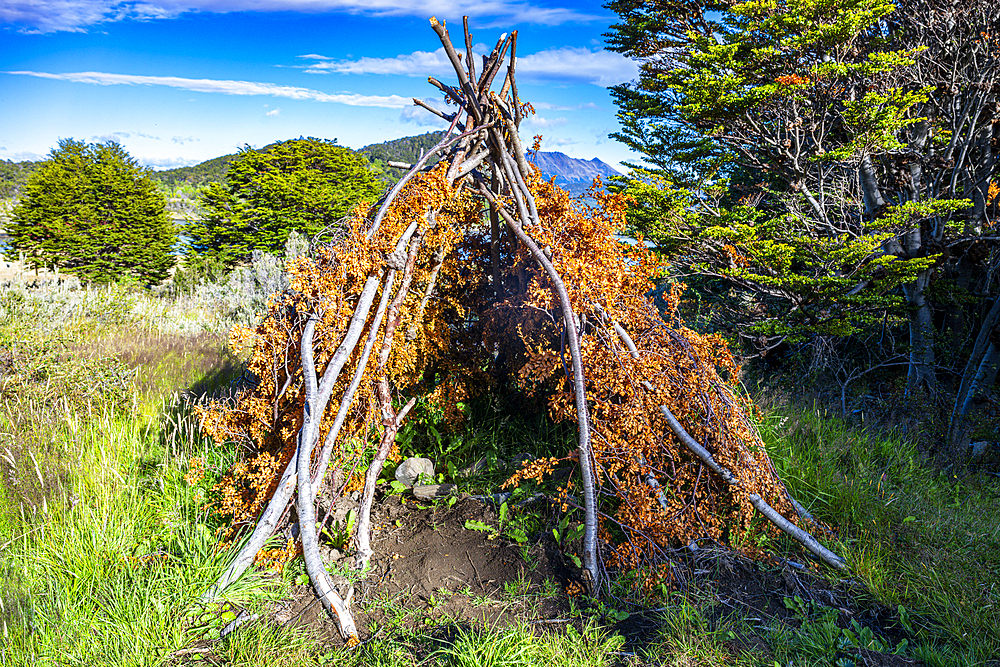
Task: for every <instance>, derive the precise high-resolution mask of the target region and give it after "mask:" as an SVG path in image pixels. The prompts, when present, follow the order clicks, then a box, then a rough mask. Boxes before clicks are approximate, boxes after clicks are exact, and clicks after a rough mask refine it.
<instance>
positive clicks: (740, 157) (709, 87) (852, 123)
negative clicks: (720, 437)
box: [607, 0, 1000, 390]
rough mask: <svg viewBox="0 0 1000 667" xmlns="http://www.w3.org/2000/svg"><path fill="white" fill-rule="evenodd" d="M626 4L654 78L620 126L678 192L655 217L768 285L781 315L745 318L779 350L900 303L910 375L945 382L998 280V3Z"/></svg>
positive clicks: (704, 263) (758, 289)
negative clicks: (942, 375) (950, 351)
mask: <svg viewBox="0 0 1000 667" xmlns="http://www.w3.org/2000/svg"><path fill="white" fill-rule="evenodd" d="M607 6H608V7H609V8H611V9H612V10H614V11H616V12H617V13H618V14H619V16H621V18H622V22H621V23H619V24H617V25H614V26H612V32H611V33H609V34H608V35H607V36H608V39H609V43H610V47H611V48H612V49H614V50H617V51H619V52H622V53H625V54H627V55H630V56H632V57H635V58H637V59H639V60H640V61H641V62H642V69H641V74H640V78H639V80H638V82H635V83H633V84H625V85H622V86H618V87H616V88H614V89H613V95H614V96H615V99H616V102H617V104H618V105H619V108H620V113H619V118H620V120H621V122H622V130H621V132H619V133H617V134H616V135H613V136H615V137H616V138H618V139H620V140H622V141H623V142H625V143H626V144H628V145H629V146H631V147H632V148H634V149H636V150H638V151H640V152H642V153H644V154H645V156H646V157H647V159H648V160H649V161H650V163H651V164H652V165H653V166H654V167H655V169H654V171H655V173H656V175H657V176H660V177H662V178H664V179H665V185H666V190H670V191H672V193H671V194H670V195H669V196H666V197H665V198H664V199H663V201H662V202H661V204H665V206H661V205H660V204H657V205H653V206H651V205H650V203H651V201H653V200H652V199H651V198H650V197H649V196H648V193H647V196H646V198H645V201H646V204H647V205H646V207H645V209H644V213H643V214H642V215H640V216H638V218H636V220H638V221H639V222H640V224H642V223H641V219H642V218H643V216H645V218H647V219H650V218H652V219H654V220H661V221H662V220H670V219H673V220H675V224H674V225H673V226H672V227H671V226H670V225H667V235H668V236H671V237H672V238H673V239H674V243H675V245H676V246H678V250H677V257H678V258H679V259H680V260H681V262H682V264H686V265H687V266H688V267H690V268H692V269H697V270H698V271H699V272H701V273H703V274H708V275H714V276H717V277H719V278H721V279H724V280H726V281H728V282H729V283H730V284H732V285H734V286H737V287H738V288H739V289H741V290H743V291H744V292H745V293H749V294H752V295H754V296H755V297H756V298H757V299H758V304H759V305H760V307H761V309H762V310H763V313H761V312H756V311H755V312H754V316H755V318H757V319H760V318H759V316H760V315H762V314H763V316H764V317H763V321H762V322H760V321H758V322H756V323H754V324H752V325H750V326H748V327H746V329H745V330H746V332H747V333H748V334H749V335H751V336H753V337H757V338H758V340H759V342H760V344H761V349H766V348H767V347H769V346H773V345H775V344H777V343H778V342H780V341H781V340H784V339H788V338H789V337H794V336H795V335H796V333H798V334H804V333H806V332H813V333H831V334H837V335H845V334H850V333H853V332H855V331H857V329H858V327H863V326H865V324H866V320H867V321H870V320H871V318H872V317H873V316H878V315H881V314H885V313H891V314H896V315H898V316H900V317H904V318H905V321H906V322H907V323H908V328H909V367H908V368H909V370H908V386H909V387H910V389H915V388H917V387H926V388H929V389H931V390H934V389H935V388H936V387H937V363H936V355H935V348H934V342H935V340H940V339H942V338H943V339H945V340H947V342H948V343H949V344H950V345H949V347H952V348H957V349H963V348H965V349H968V348H969V347H971V338H972V336H970V334H971V332H972V326H973V325H974V324H975V323H976V322H980V321H982V320H984V319H988V318H986V311H988V310H989V308H988V303H986V299H985V298H984V297H988V296H989V295H992V294H995V293H996V289H995V286H994V285H993V284H992V283H991V282H990V281H991V280H993V278H992V277H991V276H992V274H993V273H995V272H992V271H989V270H988V269H989V267H990V266H993V267H995V266H996V264H997V261H998V255H997V252H996V249H995V246H993V245H989V244H992V243H993V242H994V241H995V239H993V238H992V237H993V236H995V235H994V234H989V233H987V232H988V231H989V227H990V223H989V220H990V214H991V213H993V214H994V215H995V212H996V201H995V199H991V197H990V187H991V183H993V177H994V175H995V174H996V170H997V164H998V163H997V159H996V157H997V156H996V154H997V148H996V146H997V142H998V139H1000V125H998V124H996V123H995V122H993V121H995V109H996V108H997V104H998V103H1000V86H998V82H1000V79H998V74H1000V69H998V67H1000V63H998V57H997V56H998V50H997V47H998V42H997V31H996V28H997V19H996V18H995V13H994V12H993V11H992V10H993V8H992V7H991V6H990V5H989V3H987V2H986V1H985V0H975V1H972V2H963V3H955V2H946V1H945V0H932V1H930V2H928V1H926V0H901V1H900V2H896V3H895V4H892V3H890V2H888V1H887V0H778V1H777V2H765V1H763V0H761V1H757V0H753V1H750V2H737V3H732V2H721V1H709V0H688V1H686V2H669V3H651V2H645V1H643V0H614V1H613V2H610V3H609V4H608V5H607ZM991 119H992V120H991ZM641 187H642V186H641V185H636V186H634V188H639V189H641ZM678 198H680V199H686V201H687V204H686V206H687V208H686V209H685V213H686V214H688V215H683V216H679V215H678V213H677V207H676V205H675V203H676V201H677V199H678ZM658 206H659V208H657V207H658ZM692 210H697V212H698V214H699V215H696V216H692V215H689V214H690V212H691V211H692ZM657 211H659V213H657ZM677 222H679V224H677ZM651 231H655V229H651ZM956 286H957V287H961V288H963V289H964V290H965V291H966V293H967V294H969V293H972V294H975V295H976V296H977V297H978V298H972V299H969V300H970V301H972V302H973V303H974V306H973V308H971V309H968V308H966V309H963V308H961V307H958V308H956V307H955V306H956V304H957V302H958V301H961V299H958V298H956V296H955V295H956V293H957V291H958V290H956V289H954V288H955V287H956ZM932 287H936V288H937V289H931V288H932ZM934 294H937V296H934ZM969 295H970V296H971V294H969ZM796 324H798V325H803V326H801V327H798V328H796V326H795V325H796ZM943 334H944V335H943ZM980 347H981V348H983V349H984V350H985V349H986V348H985V347H984V346H980ZM984 354H985V351H984ZM987 356H988V355H987ZM970 384H971V383H970Z"/></svg>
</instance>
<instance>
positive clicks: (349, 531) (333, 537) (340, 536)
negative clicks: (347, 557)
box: [316, 509, 358, 550]
mask: <svg viewBox="0 0 1000 667" xmlns="http://www.w3.org/2000/svg"><path fill="white" fill-rule="evenodd" d="M357 520H358V512H357V510H354V509H352V510H350V511H349V512H348V513H347V517H346V518H345V519H344V523H343V525H341V522H340V521H334V522H333V525H332V526H330V527H328V528H324V529H323V533H322V534H323V536H324V537H326V539H327V541H328V542H329V543H330V546H332V547H333V548H334V549H341V550H342V549H344V548H345V547H346V546H347V545H348V544H349V543H350V541H351V535H353V534H354V524H355V523H356V522H357ZM316 527H317V528H320V527H321V525H320V524H319V523H317V524H316Z"/></svg>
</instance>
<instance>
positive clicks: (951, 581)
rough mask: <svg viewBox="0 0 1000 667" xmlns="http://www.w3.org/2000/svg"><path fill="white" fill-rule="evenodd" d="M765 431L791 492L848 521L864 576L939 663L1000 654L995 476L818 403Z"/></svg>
mask: <svg viewBox="0 0 1000 667" xmlns="http://www.w3.org/2000/svg"><path fill="white" fill-rule="evenodd" d="M761 431H762V435H763V436H764V439H765V441H766V443H767V447H768V451H769V452H770V454H771V457H772V459H773V460H774V462H775V465H776V466H777V468H778V471H779V473H780V474H781V476H782V478H783V479H784V480H785V481H786V483H787V484H788V486H789V489H790V490H791V492H792V493H793V494H794V495H795V496H796V497H797V498H798V499H799V500H800V501H801V502H803V504H805V505H806V507H807V508H809V509H810V510H811V511H812V512H813V513H814V514H815V515H816V516H817V517H818V518H819V519H821V520H823V521H826V522H828V523H830V524H831V525H832V526H835V527H836V529H837V531H838V535H837V539H836V541H835V549H836V550H837V551H838V552H839V553H841V554H842V555H843V556H845V557H846V558H847V560H848V563H849V567H850V571H851V573H852V576H853V577H855V578H857V579H859V580H860V581H861V582H862V583H863V584H864V585H865V587H866V588H867V589H868V591H869V594H870V596H871V597H872V599H873V600H874V601H876V602H878V603H881V604H883V605H887V606H889V607H892V608H897V607H899V606H900V605H901V606H903V608H904V611H903V614H904V615H905V616H907V617H908V620H907V621H906V623H907V624H908V625H909V626H910V628H911V629H912V635H913V641H914V643H915V645H916V646H915V649H914V650H915V651H917V652H918V653H920V654H921V655H924V656H925V657H924V658H923V659H924V660H925V661H926V662H927V663H928V664H930V665H936V664H940V665H963V664H964V665H982V664H986V663H987V661H988V660H991V659H995V658H996V656H997V655H1000V590H998V587H997V585H996V582H997V581H1000V512H997V510H996V507H997V499H998V497H1000V492H998V490H997V485H996V479H995V478H993V477H992V476H991V475H989V474H987V473H986V472H978V473H975V474H969V475H968V476H966V477H963V478H959V477H956V476H955V475H954V474H949V473H945V472H938V471H935V470H934V469H933V468H932V467H931V466H930V465H928V464H927V463H926V462H925V461H924V460H923V458H922V457H921V455H920V453H919V452H918V451H917V448H916V446H915V445H914V444H913V443H912V442H911V441H909V440H907V439H906V438H903V437H900V436H898V435H893V434H889V435H878V434H874V433H869V432H867V431H865V430H862V429H858V428H851V427H849V426H848V425H846V424H845V423H844V422H842V421H841V420H839V419H836V418H833V417H831V416H829V415H826V414H825V413H824V414H820V413H819V412H818V411H816V410H793V409H786V410H785V411H783V412H782V411H779V412H776V413H775V414H773V415H772V417H771V418H770V419H769V420H767V421H766V422H765V424H764V425H763V427H762V429H761ZM935 647H937V648H935ZM935 650H938V651H939V652H941V654H942V657H941V658H940V659H938V658H935V657H934V652H935Z"/></svg>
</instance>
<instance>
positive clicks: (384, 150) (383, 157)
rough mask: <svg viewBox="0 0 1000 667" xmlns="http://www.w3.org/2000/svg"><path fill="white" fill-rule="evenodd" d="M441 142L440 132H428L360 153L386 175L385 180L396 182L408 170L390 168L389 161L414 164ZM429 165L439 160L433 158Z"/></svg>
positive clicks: (369, 146) (379, 145) (373, 146)
mask: <svg viewBox="0 0 1000 667" xmlns="http://www.w3.org/2000/svg"><path fill="white" fill-rule="evenodd" d="M440 140H441V133H440V132H426V133H424V134H418V135H415V136H412V137H400V138H399V139H393V140H391V141H383V142H382V143H380V144H370V145H368V146H365V147H364V148H362V149H361V150H359V151H358V152H359V153H363V154H364V155H367V156H368V159H369V160H370V161H371V163H372V166H373V167H375V168H376V169H377V170H378V171H379V172H380V173H382V174H383V175H384V180H386V181H387V182H395V181H398V180H399V179H400V178H402V177H403V174H405V173H406V170H405V169H398V168H395V167H390V166H389V165H388V164H387V163H388V162H389V161H393V162H406V163H409V164H413V163H414V162H416V161H417V160H419V159H420V158H422V157H423V156H424V153H426V152H427V151H428V150H430V149H431V148H433V147H434V146H436V145H437V143H438V141H440ZM429 163H430V164H436V163H437V158H436V157H433V158H431V159H430V161H429Z"/></svg>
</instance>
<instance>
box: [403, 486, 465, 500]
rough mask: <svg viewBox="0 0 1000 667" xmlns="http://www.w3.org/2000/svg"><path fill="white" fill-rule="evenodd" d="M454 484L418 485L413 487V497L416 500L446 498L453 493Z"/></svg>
mask: <svg viewBox="0 0 1000 667" xmlns="http://www.w3.org/2000/svg"><path fill="white" fill-rule="evenodd" d="M455 488H456V485H455V484H418V485H417V486H414V487H413V497H414V498H416V499H417V500H434V499H435V498H446V497H448V496H450V495H451V494H452V493H454V492H455Z"/></svg>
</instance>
